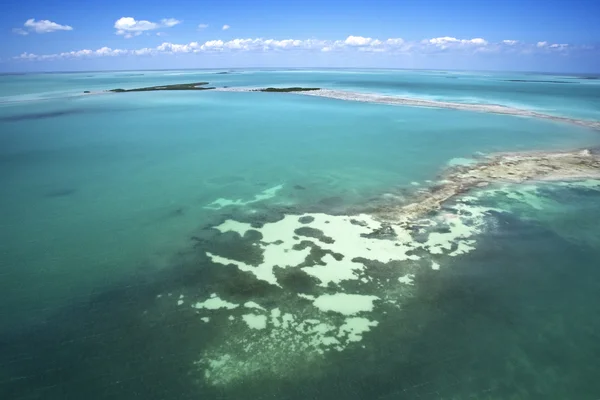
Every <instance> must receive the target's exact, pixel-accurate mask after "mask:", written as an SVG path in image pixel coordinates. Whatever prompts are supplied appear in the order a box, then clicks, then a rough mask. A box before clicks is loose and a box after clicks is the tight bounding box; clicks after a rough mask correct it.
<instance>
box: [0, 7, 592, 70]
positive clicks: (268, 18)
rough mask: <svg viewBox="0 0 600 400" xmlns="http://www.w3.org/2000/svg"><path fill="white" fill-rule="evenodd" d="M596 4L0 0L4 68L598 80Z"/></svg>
mask: <svg viewBox="0 0 600 400" xmlns="http://www.w3.org/2000/svg"><path fill="white" fill-rule="evenodd" d="M599 15H600V1H598V0H545V1H542V0H504V1H486V0H479V1H471V0H455V1H453V0H447V1H441V0H440V1H438V0H429V1H428V0H345V1H335V0H334V1H327V0H319V1H317V0H279V1H278V0H196V1H193V0H168V1H165V0H162V1H155V0H129V1H114V0H105V1H90V0H62V1H57V0H20V1H17V0H0V27H1V28H0V29H1V31H0V71H2V72H33V71H82V70H85V71H91V70H93V71H98V70H121V69H130V70H133V69H183V68H228V67H229V68H243V67H335V68H337V67H359V68H367V67H373V68H426V69H463V70H506V71H509V70H517V71H539V72H563V73H569V72H579V73H600V17H599Z"/></svg>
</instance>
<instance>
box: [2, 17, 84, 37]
mask: <svg viewBox="0 0 600 400" xmlns="http://www.w3.org/2000/svg"><path fill="white" fill-rule="evenodd" d="M23 26H24V27H25V28H26V29H27V31H29V32H35V33H50V32H56V31H72V30H73V28H72V27H70V26H69V25H60V24H57V23H56V22H52V21H48V20H47V19H43V20H41V21H36V20H35V19H34V18H30V19H28V20H27V21H25V23H24V24H23ZM27 31H26V30H24V29H21V28H15V29H13V32H14V33H17V34H19V35H26V34H27Z"/></svg>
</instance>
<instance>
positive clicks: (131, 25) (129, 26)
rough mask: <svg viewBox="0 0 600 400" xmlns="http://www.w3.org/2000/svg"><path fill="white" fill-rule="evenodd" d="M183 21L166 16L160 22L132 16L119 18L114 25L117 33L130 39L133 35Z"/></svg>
mask: <svg viewBox="0 0 600 400" xmlns="http://www.w3.org/2000/svg"><path fill="white" fill-rule="evenodd" d="M180 23H181V21H179V20H176V19H175V18H164V19H162V20H161V21H160V22H150V21H146V20H139V21H138V20H136V19H135V18H132V17H121V18H119V19H118V20H117V21H116V22H115V25H114V28H115V29H116V32H115V33H116V34H117V35H122V36H124V37H125V38H126V39H129V38H131V37H133V36H139V35H141V34H142V33H144V32H146V31H151V30H154V29H159V28H171V27H173V26H175V25H177V24H180Z"/></svg>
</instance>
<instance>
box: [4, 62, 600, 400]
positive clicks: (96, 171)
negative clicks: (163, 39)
mask: <svg viewBox="0 0 600 400" xmlns="http://www.w3.org/2000/svg"><path fill="white" fill-rule="evenodd" d="M590 78H591V77H589V76H586V77H582V76H576V75H573V76H568V75H561V76H554V75H544V74H523V73H519V74H517V73H491V72H490V73H488V72H456V71H409V70H352V69H348V70H257V69H254V70H252V69H250V70H184V71H127V72H86V73H60V74H31V75H29V74H25V75H3V76H0V163H1V168H0V184H1V186H2V196H0V226H1V227H2V229H1V230H0V293H2V302H0V316H1V318H0V398H3V399H108V398H110V399H136V398H140V399H198V398H206V399H212V398H215V399H217V398H218V399H267V398H268V399H273V398H277V399H309V398H310V399H331V398H345V399H349V400H351V399H382V400H389V399H457V400H458V399H490V400H491V399H537V398H539V399H545V400H546V399H581V400H585V399H590V400H594V399H598V398H599V397H600V383H599V382H598V379H596V377H597V376H600V363H598V361H597V360H599V359H600V340H599V339H600V333H599V332H600V318H599V317H598V312H597V304H600V268H598V267H599V266H600V226H599V225H598V224H597V221H598V220H599V218H600V201H599V200H600V181H593V180H582V181H575V182H572V181H571V182H554V183H539V182H537V183H527V184H523V185H507V184H506V185H493V187H486V188H481V189H478V190H474V191H470V192H469V193H466V194H465V195H464V196H462V197H459V198H455V199H452V200H451V201H449V202H448V203H447V204H444V205H443V208H442V210H440V211H439V212H436V213H434V214H432V215H428V216H427V218H425V219H424V220H422V221H420V223H421V224H422V225H421V227H420V228H419V229H418V231H406V232H405V231H403V230H402V229H403V228H399V227H396V228H394V229H395V230H396V233H397V236H396V237H394V238H393V239H392V240H389V238H383V239H381V238H379V237H374V236H373V235H372V234H371V233H370V232H371V231H373V232H375V231H376V230H377V227H378V226H379V225H378V224H379V223H380V222H381V221H377V220H376V219H373V217H372V215H373V211H374V210H377V209H378V208H381V207H385V206H389V205H390V204H395V203H399V204H401V203H403V202H408V201H410V199H411V196H413V195H414V194H415V193H419V192H422V191H424V190H427V189H428V188H431V187H432V186H434V185H436V184H437V183H438V181H439V180H440V179H441V178H440V176H441V174H442V172H443V171H444V170H445V169H447V168H448V167H449V166H452V165H457V164H461V163H469V162H472V160H473V159H474V158H477V157H480V156H482V155H485V154H492V153H498V152H526V151H532V150H536V151H538V150H542V151H555V150H564V149H569V150H570V149H579V148H589V149H592V150H593V151H596V149H597V148H598V146H599V145H600V132H599V131H598V130H594V129H591V128H587V127H582V126H576V125H572V124H567V123H558V122H553V121H548V120H541V119H535V118H526V117H521V116H511V115H496V114H491V113H482V112H471V111H460V110H454V109H438V108H422V107H407V106H398V105H384V104H370V103H363V102H352V101H343V100H335V99H328V98H321V97H315V96H304V95H302V94H295V93H262V92H227V91H211V90H207V91H156V92H135V93H100V92H101V91H104V90H109V89H115V88H124V89H131V88H139V87H148V86H155V85H170V84H178V83H190V82H208V86H210V87H216V88H224V87H226V88H262V87H293V86H301V87H319V88H327V89H335V90H346V91H353V92H364V93H377V94H386V95H396V96H403V97H410V98H415V99H424V100H433V101H443V102H454V103H469V104H491V105H504V106H508V107H514V108H519V109H525V110H532V111H536V112H540V113H544V114H549V115H556V116H564V117H569V118H574V119H584V120H590V121H600V80H598V79H590ZM84 91H90V92H92V93H89V94H84V93H83V92H84Z"/></svg>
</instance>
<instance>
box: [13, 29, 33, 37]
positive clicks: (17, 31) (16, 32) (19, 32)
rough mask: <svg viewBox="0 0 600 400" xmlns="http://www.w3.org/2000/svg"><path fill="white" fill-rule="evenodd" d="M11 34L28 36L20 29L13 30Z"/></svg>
mask: <svg viewBox="0 0 600 400" xmlns="http://www.w3.org/2000/svg"><path fill="white" fill-rule="evenodd" d="M12 33H14V34H15V35H22V36H27V35H29V32H27V31H26V30H25V29H21V28H13V30H12Z"/></svg>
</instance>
